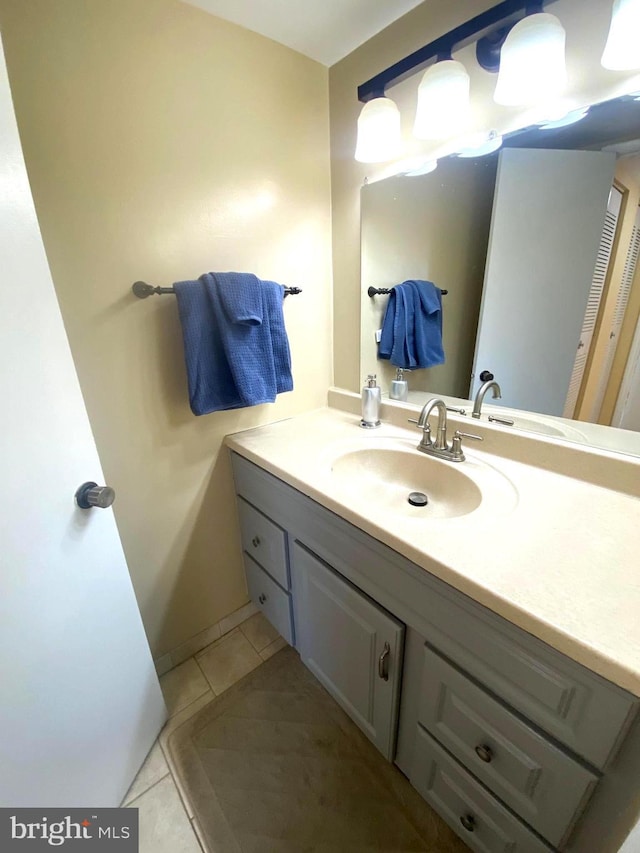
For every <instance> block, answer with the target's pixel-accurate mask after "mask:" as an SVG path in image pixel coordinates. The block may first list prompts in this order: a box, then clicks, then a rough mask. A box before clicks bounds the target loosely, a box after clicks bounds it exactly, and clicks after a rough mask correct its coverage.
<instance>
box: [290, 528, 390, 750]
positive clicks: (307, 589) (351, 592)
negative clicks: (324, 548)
mask: <svg viewBox="0 0 640 853" xmlns="http://www.w3.org/2000/svg"><path fill="white" fill-rule="evenodd" d="M292 554H293V560H292V572H293V583H294V596H293V597H294V610H295V622H296V641H297V647H298V651H299V652H300V657H301V659H302V662H303V663H304V664H305V665H306V666H307V667H308V668H309V669H310V670H311V672H313V674H314V675H315V676H316V678H317V679H318V680H319V681H320V682H321V683H322V684H323V686H324V687H325V688H326V689H327V690H328V691H329V693H331V695H332V696H333V697H334V699H335V700H336V701H337V702H338V703H339V704H340V705H341V706H342V708H343V709H344V710H345V711H346V712H347V714H349V716H350V717H351V718H352V719H353V720H354V722H355V723H356V724H357V725H358V726H360V728H361V729H362V731H363V732H364V733H365V734H366V735H367V737H368V738H369V739H370V740H371V741H372V742H373V743H374V744H375V746H376V747H377V748H378V749H379V750H380V752H381V753H382V754H383V755H384V756H385V758H387V759H389V760H391V759H392V758H393V750H394V746H395V731H396V720H397V707H398V688H399V680H400V672H401V668H402V641H403V632H404V625H403V624H402V623H401V622H398V621H397V620H396V619H394V618H393V617H392V616H391V615H390V614H389V613H387V611H386V610H383V609H382V608H381V607H380V606H379V605H377V604H375V603H374V602H373V601H371V599H369V598H367V597H366V596H365V595H364V594H363V593H362V592H360V590H358V589H356V588H355V587H353V586H352V585H351V584H350V583H348V582H347V581H345V580H344V579H343V578H342V577H341V576H340V575H338V574H337V573H336V572H334V571H333V570H332V569H330V568H329V567H328V566H327V565H326V564H325V563H323V562H321V561H320V560H319V559H318V558H317V557H315V556H314V555H313V554H311V553H310V552H309V551H307V550H306V549H305V548H304V547H302V546H301V545H300V543H298V542H296V543H295V544H294V546H293V549H292Z"/></svg>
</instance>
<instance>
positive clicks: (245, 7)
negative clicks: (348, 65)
mask: <svg viewBox="0 0 640 853" xmlns="http://www.w3.org/2000/svg"><path fill="white" fill-rule="evenodd" d="M183 2H184V3H189V4H190V5H191V6H197V7H198V8H199V9H204V11H205V12H210V13H211V14H212V15H217V16H218V17H219V18H225V19H226V20H227V21H232V22H233V23H234V24H240V26H242V27H246V29H248V30H253V31H254V32H256V33H260V34H261V35H263V36H267V38H270V39H273V40H274V41H277V42H280V43H281V44H284V45H286V46H287V47H291V48H293V50H297V51H299V52H300V53H304V54H305V56H309V57H311V58H312V59H315V60H317V61H318V62H321V63H322V64H323V65H333V64H334V63H335V62H338V60H340V59H342V58H343V57H345V56H346V55H347V54H349V53H351V51H352V50H355V48H356V47H359V46H360V45H361V44H364V42H365V41H367V40H368V39H370V38H371V37H372V36H374V35H375V34H376V33H379V32H380V31H381V30H383V29H384V28H385V27H386V26H388V25H389V24H391V23H392V22H393V21H395V20H397V19H398V18H401V17H402V16H403V15H404V14H405V13H406V12H408V11H409V10H410V9H413V8H414V7H415V6H419V5H420V3H422V2H423V0H183Z"/></svg>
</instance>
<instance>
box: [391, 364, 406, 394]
mask: <svg viewBox="0 0 640 853" xmlns="http://www.w3.org/2000/svg"><path fill="white" fill-rule="evenodd" d="M408 397H409V383H408V382H407V380H406V379H405V378H404V370H403V369H402V368H401V367H399V368H398V369H397V371H396V378H395V379H392V380H391V387H390V388H389V399H390V400H402V401H403V402H406V400H407V398H408Z"/></svg>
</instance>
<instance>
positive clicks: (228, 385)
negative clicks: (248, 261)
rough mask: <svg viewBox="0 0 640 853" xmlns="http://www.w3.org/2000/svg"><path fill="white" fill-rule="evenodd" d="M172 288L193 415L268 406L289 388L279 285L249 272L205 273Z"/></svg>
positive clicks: (288, 360) (288, 359) (287, 347)
mask: <svg viewBox="0 0 640 853" xmlns="http://www.w3.org/2000/svg"><path fill="white" fill-rule="evenodd" d="M174 289H175V292H176V297H177V300H178V311H179V314H180V322H181V324H182V336H183V339H184V354H185V361H186V365H187V379H188V384H189V402H190V404H191V410H192V411H193V413H194V414H195V415H205V414H208V413H209V412H217V411H221V410H224V409H239V408H243V407H245V406H257V405H259V404H260V403H273V401H274V400H275V398H276V394H280V393H281V392H282V391H291V390H292V388H293V380H292V378H291V355H290V352H289V341H288V339H287V332H286V329H285V326H284V317H283V313H282V301H283V299H284V287H283V286H282V285H281V284H276V282H273V281H261V280H260V279H259V278H257V277H256V276H255V275H252V274H250V273H233V272H230V273H206V274H205V275H202V276H200V278H199V279H198V280H197V281H178V282H176V283H175V285H174Z"/></svg>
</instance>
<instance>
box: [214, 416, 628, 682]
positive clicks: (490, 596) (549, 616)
mask: <svg viewBox="0 0 640 853" xmlns="http://www.w3.org/2000/svg"><path fill="white" fill-rule="evenodd" d="M387 440H388V441H389V442H392V443H393V442H397V443H398V445H399V446H403V447H405V448H407V452H410V450H411V447H410V446H409V444H408V442H411V445H412V446H415V445H417V443H418V440H419V434H418V432H417V431H416V430H413V429H404V428H400V427H397V426H387V425H383V426H382V427H381V428H380V429H377V430H364V429H361V428H360V426H359V418H358V417H357V416H355V415H353V414H346V413H344V412H341V411H338V410H335V409H320V410H317V411H314V412H309V413H307V414H304V415H300V416H298V417H295V418H292V419H290V420H286V421H280V422H278V423H274V424H269V425H267V426H262V427H258V428H256V429H251V430H247V431H245V432H241V433H236V434H235V435H231V436H228V437H227V440H226V443H227V445H228V446H229V447H230V448H231V449H232V450H234V451H236V452H237V453H239V454H240V455H242V456H244V457H245V458H246V459H249V460H250V461H252V462H255V463H256V464H257V465H259V466H261V467H262V468H264V469H265V470H267V471H269V472H271V473H272V474H274V475H275V476H276V477H279V478H280V479H282V480H284V481H285V482H286V483H288V484H289V485H291V486H293V487H294V488H296V489H298V490H299V491H301V492H303V493H304V494H306V495H308V496H309V497H310V498H312V499H314V500H316V501H317V502H318V503H320V504H322V505H323V506H325V507H326V508H327V509H329V510H331V511H333V512H335V513H337V514H338V515H340V516H341V517H342V518H344V519H346V520H347V521H349V522H351V523H352V524H354V525H356V526H357V527H358V528H360V529H361V530H363V531H365V532H366V533H368V534H370V535H371V536H373V537H375V538H376V539H378V540H379V541H381V542H383V543H384V544H385V545H388V546H390V547H391V548H393V549H394V550H396V551H398V552H399V553H400V554H402V555H404V556H405V557H407V558H408V559H409V560H411V561H412V562H414V563H416V564H417V565H418V566H420V567H422V568H424V569H425V570H426V571H428V572H430V573H431V574H432V575H435V576H436V577H438V578H440V579H441V580H443V581H444V582H446V583H448V584H450V585H451V586H452V587H455V588H456V589H458V590H460V592H463V593H465V594H466V595H469V596H470V597H471V598H473V599H474V600H475V601H478V602H479V603H480V604H483V605H485V606H486V607H488V608H489V609H491V610H492V611H494V612H495V613H497V614H499V615H500V616H503V617H504V618H506V619H508V620H509V621H510V622H512V623H513V624H515V625H517V626H518V627H520V628H522V629H524V630H525V631H528V632H529V633H531V634H533V635H534V636H536V637H538V638H539V639H541V640H543V641H544V642H546V643H548V644H549V645H551V646H553V648H555V649H557V650H558V651H560V652H563V653H564V654H566V655H567V656H568V657H570V658H572V659H573V660H575V661H577V662H578V663H581V664H583V665H584V666H586V667H588V668H589V669H591V670H593V671H594V672H597V673H599V674H600V675H602V676H604V677H605V678H607V679H609V680H610V681H612V682H614V683H615V684H618V685H619V686H621V687H624V688H626V689H627V690H629V691H630V692H632V693H634V694H635V695H636V696H640V558H639V552H640V498H637V497H632V496H630V495H628V494H624V493H619V492H616V491H613V490H612V489H608V488H603V487H602V486H597V485H592V484H590V483H586V482H583V481H580V480H575V479H572V478H570V477H567V476H563V475H561V474H556V473H553V472H550V471H548V470H543V469H541V468H537V467H535V466H533V465H529V464H524V463H522V462H516V461H513V459H507V458H503V457H499V456H495V455H491V454H488V453H485V452H483V451H481V450H478V449H477V447H478V445H476V444H473V445H471V442H468V443H467V445H466V446H465V453H466V454H467V461H466V462H462V463H452V462H446V461H440V460H436V462H437V464H438V465H443V466H450V467H451V468H456V469H460V471H462V472H464V473H466V474H467V475H468V476H469V477H470V478H471V479H473V480H474V481H475V482H476V483H477V484H478V485H479V486H480V488H481V489H483V490H484V493H485V495H486V498H485V499H484V500H483V503H482V504H481V505H480V507H479V508H478V509H477V510H475V511H472V512H470V513H469V514H466V515H462V516H459V517H456V518H437V517H426V516H425V517H420V516H419V515H416V514H415V513H412V512H407V511H404V510H402V511H400V510H399V511H398V512H394V511H392V510H390V508H389V505H388V501H387V502H385V501H383V500H380V501H378V502H376V494H375V489H371V488H370V484H369V486H367V487H366V488H365V489H363V490H362V495H361V496H358V495H357V494H356V493H355V492H354V491H353V490H349V489H345V488H344V484H341V483H340V482H337V480H336V477H334V476H333V475H332V473H331V464H332V460H333V459H334V458H335V457H336V455H337V454H339V453H340V452H342V451H343V450H348V449H354V448H359V447H368V446H373V447H375V446H380V444H381V443H384V442H386V441H387ZM415 452H416V457H418V458H420V457H421V456H422V454H419V453H418V451H417V450H416V451H415ZM425 490H426V491H428V489H425Z"/></svg>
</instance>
